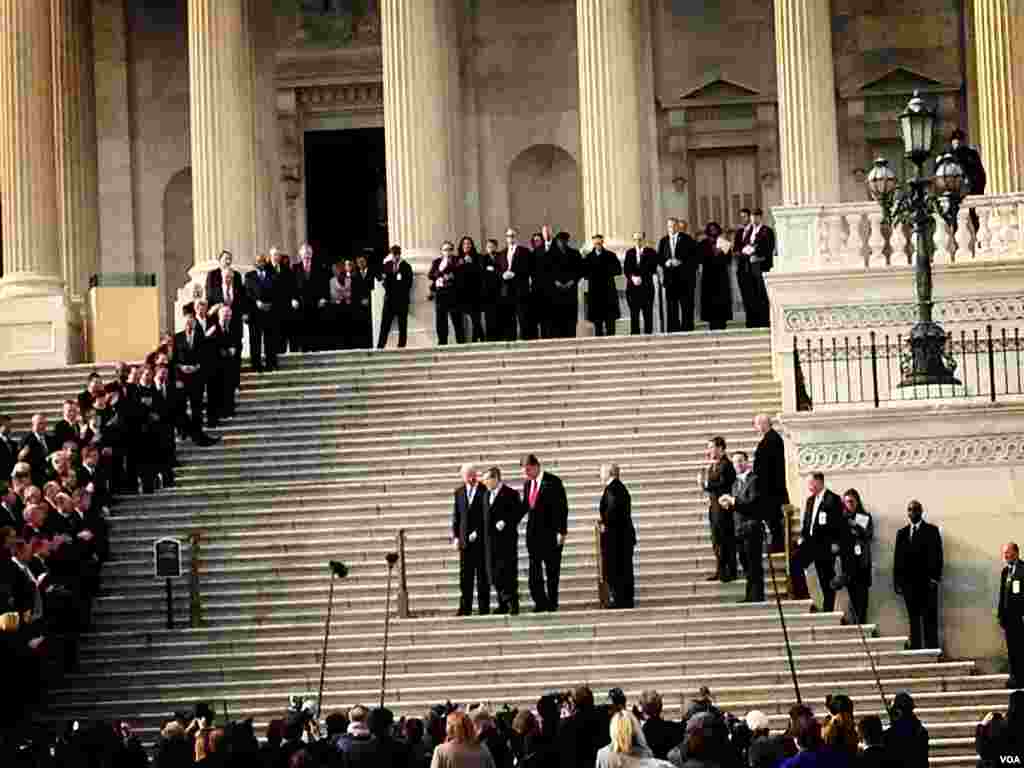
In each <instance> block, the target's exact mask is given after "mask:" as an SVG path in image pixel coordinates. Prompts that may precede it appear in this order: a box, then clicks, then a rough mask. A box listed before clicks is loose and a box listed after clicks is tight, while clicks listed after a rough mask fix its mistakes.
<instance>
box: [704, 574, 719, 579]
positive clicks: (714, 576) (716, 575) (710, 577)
mask: <svg viewBox="0 0 1024 768" xmlns="http://www.w3.org/2000/svg"><path fill="white" fill-rule="evenodd" d="M720 580H721V577H720V576H719V575H718V574H717V573H713V574H711V575H710V576H708V577H707V578H706V579H704V581H720Z"/></svg>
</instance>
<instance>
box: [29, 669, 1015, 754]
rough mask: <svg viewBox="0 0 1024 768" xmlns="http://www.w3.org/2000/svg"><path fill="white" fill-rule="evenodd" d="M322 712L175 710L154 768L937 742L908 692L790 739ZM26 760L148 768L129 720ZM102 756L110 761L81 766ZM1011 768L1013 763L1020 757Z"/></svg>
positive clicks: (639, 710)
mask: <svg viewBox="0 0 1024 768" xmlns="http://www.w3.org/2000/svg"><path fill="white" fill-rule="evenodd" d="M1022 703H1024V693H1020V692H1018V693H1014V694H1012V695H1011V699H1010V709H1009V713H1008V714H1007V716H1006V717H1005V718H1004V717H1002V716H1001V715H991V714H990V715H988V716H987V717H986V718H985V720H984V721H983V722H982V723H981V724H979V726H978V751H979V755H980V761H979V764H980V765H982V766H988V765H999V764H1019V763H1018V762H1016V760H1019V759H1020V758H1019V756H1020V754H1021V748H1022V746H1024V744H1022V742H1024V737H1022V736H1021V734H1022V733H1024V728H1021V726H1022V725H1024V723H1021V722H1020V715H1021V704H1022ZM315 709H316V705H315V702H312V701H307V702H305V703H303V702H296V703H295V704H293V706H292V707H290V708H289V710H288V713H287V716H286V717H283V718H281V719H276V720H273V721H271V722H270V723H269V725H268V726H267V729H266V737H265V739H264V740H263V741H262V742H261V741H260V740H259V739H258V738H257V736H256V734H255V729H254V727H253V723H252V720H251V719H250V720H241V721H232V722H223V723H220V724H218V723H217V717H216V715H215V713H214V712H213V710H212V709H211V708H210V706H209V705H207V704H205V703H201V704H199V705H198V706H197V707H196V709H195V711H194V712H191V713H178V714H175V716H174V717H173V718H171V719H170V720H168V721H167V722H166V723H165V724H164V725H163V728H162V730H161V732H160V735H159V737H158V738H157V743H156V746H155V749H154V765H156V766H158V768H185V767H186V766H192V765H198V766H208V767H215V768H221V767H222V766H223V767H225V768H242V767H243V766H244V768H310V767H314V766H317V767H318V766H330V767H333V766H339V767H344V766H367V767H372V768H449V767H457V768H469V767H470V766H472V767H473V768H513V766H515V767H525V768H620V767H623V766H629V767H630V768H657V767H659V766H660V767H662V768H672V767H673V766H675V767H677V768H680V767H681V768H747V767H748V766H749V768H804V767H805V766H808V767H809V766H821V767H823V768H825V767H827V768H833V767H834V768H847V767H849V768H858V767H860V766H865V767H870V768H880V767H881V768H886V767H889V766H891V768H898V767H899V768H917V767H918V766H920V767H921V768H923V767H924V766H927V765H928V764H929V735H928V731H927V729H926V728H925V727H924V726H923V725H922V724H921V721H920V720H919V719H918V717H917V715H916V714H915V713H914V709H915V706H914V700H913V698H912V697H911V696H910V694H908V693H905V692H900V693H898V694H896V695H895V696H894V697H893V698H892V700H891V702H890V703H889V710H890V716H889V725H888V727H884V726H883V722H882V719H881V718H880V717H879V716H878V715H876V714H868V715H865V716H862V717H860V718H859V719H857V718H855V717H854V704H853V701H852V700H851V699H850V698H849V697H848V696H846V695H843V694H839V695H835V696H828V697H826V699H825V708H824V709H825V711H824V712H823V713H822V716H820V717H819V716H818V715H816V714H815V712H814V710H813V708H812V707H810V706H808V705H806V704H798V705H794V706H793V707H791V708H790V710H789V718H788V722H787V724H786V726H785V728H783V729H775V730H773V729H772V728H771V724H770V719H769V717H768V716H767V715H766V714H765V713H764V712H761V711H757V710H754V711H750V712H748V713H746V715H745V716H743V717H738V716H736V715H734V714H732V713H730V712H727V711H723V710H722V709H721V708H719V707H718V706H716V705H715V703H714V700H713V697H712V695H711V693H710V691H709V690H708V689H707V688H704V687H702V688H701V689H700V691H699V692H698V693H697V694H696V695H695V696H694V697H693V699H692V700H691V701H690V702H689V705H688V707H687V709H686V711H685V713H684V715H683V717H682V719H681V720H679V721H673V720H667V719H664V718H663V716H662V709H663V702H662V696H661V695H660V694H659V693H658V692H657V691H653V690H651V691H644V692H643V694H642V695H641V696H640V698H639V700H638V701H637V702H635V703H634V704H633V705H632V706H629V705H628V703H627V699H626V696H625V695H624V694H623V692H622V690H621V689H618V688H613V689H612V690H611V691H609V692H608V699H607V701H606V702H605V703H601V704H596V703H595V701H594V695H593V693H592V692H591V690H590V689H589V688H588V687H586V686H580V687H578V688H576V689H575V690H574V691H571V692H564V693H562V692H559V693H549V694H545V695H544V696H542V697H541V698H540V699H539V700H538V701H537V703H536V706H534V707H531V708H529V709H522V710H514V709H510V708H508V707H504V708H502V709H501V710H499V711H495V710H492V709H491V708H490V707H489V706H488V705H486V704H474V705H471V706H468V707H462V706H458V705H453V704H451V703H450V702H449V703H447V704H444V705H437V706H434V707H432V708H431V709H430V710H429V711H428V712H427V713H426V714H425V717H424V718H422V719H421V718H414V717H413V718H406V717H403V718H401V719H399V720H397V721H396V720H395V717H394V715H393V714H392V712H391V711H390V710H388V709H383V708H381V709H372V710H371V709H368V708H367V707H364V706H361V705H357V706H354V707H352V708H351V709H349V710H348V711H347V712H335V713H332V714H330V715H328V716H327V717H326V719H325V721H324V723H323V724H322V725H318V724H317V723H316V722H315V717H314V713H315ZM22 751H23V752H24V753H26V754H36V755H42V756H44V757H49V758H50V760H49V762H47V761H45V760H44V761H43V762H42V763H40V762H38V761H36V762H30V761H26V762H25V763H24V764H25V765H40V764H43V765H53V766H77V765H84V764H95V765H104V766H106V765H116V766H125V767H128V766H131V767H133V768H134V766H144V765H147V764H148V758H147V755H146V752H145V750H144V749H143V748H142V746H141V744H140V741H139V739H138V737H137V736H135V735H134V734H133V730H132V727H131V725H130V724H129V723H127V722H120V723H117V724H109V723H97V724H93V725H91V726H90V725H86V726H83V727H80V725H79V724H78V723H75V724H74V725H73V726H72V727H71V728H69V730H68V732H67V733H65V734H64V735H62V736H61V738H59V739H58V740H57V743H56V744H49V743H46V740H45V739H41V740H37V741H34V742H27V743H26V744H25V748H24V749H23V750H22ZM97 753H101V754H103V755H105V756H106V757H107V759H108V762H103V763H86V762H85V761H86V759H87V758H88V757H89V756H92V755H95V754H97ZM1015 758H1016V760H1015Z"/></svg>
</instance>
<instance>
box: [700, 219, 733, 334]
mask: <svg viewBox="0 0 1024 768" xmlns="http://www.w3.org/2000/svg"><path fill="white" fill-rule="evenodd" d="M721 235H722V228H721V227H720V226H719V225H718V223H717V222H714V221H712V222H710V223H708V225H707V226H706V227H705V228H704V239H703V240H702V241H701V243H700V246H699V247H700V263H701V265H702V266H703V267H704V273H703V276H702V277H701V282H700V317H701V320H704V321H705V322H706V323H707V324H708V325H710V326H711V330H712V331H722V330H725V325H726V323H728V322H729V321H730V320H732V285H731V280H730V275H729V266H730V264H731V263H732V243H731V242H730V241H728V240H726V239H724V238H723V239H721V240H719V238H720V237H721Z"/></svg>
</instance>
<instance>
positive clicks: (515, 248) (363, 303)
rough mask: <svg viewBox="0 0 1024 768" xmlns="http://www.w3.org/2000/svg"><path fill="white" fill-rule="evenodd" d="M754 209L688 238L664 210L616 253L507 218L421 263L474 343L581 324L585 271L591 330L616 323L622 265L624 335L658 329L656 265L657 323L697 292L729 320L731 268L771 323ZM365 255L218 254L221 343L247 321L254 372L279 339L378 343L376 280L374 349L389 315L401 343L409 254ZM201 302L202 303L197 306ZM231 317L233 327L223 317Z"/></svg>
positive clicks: (686, 323)
mask: <svg viewBox="0 0 1024 768" xmlns="http://www.w3.org/2000/svg"><path fill="white" fill-rule="evenodd" d="M762 216H763V214H762V211H761V209H760V208H758V209H755V210H753V211H751V210H750V209H748V208H744V209H743V210H741V211H740V212H739V217H740V222H741V223H740V226H738V227H737V228H736V229H735V230H734V231H730V232H728V233H727V232H724V231H723V229H722V227H721V226H720V225H718V224H717V223H716V222H710V223H709V224H708V225H707V227H706V228H705V231H704V232H703V233H701V234H700V235H699V236H698V237H697V238H696V239H695V238H694V237H692V236H691V235H690V234H689V233H688V232H687V225H686V223H685V222H683V221H681V220H679V219H677V218H674V217H673V218H670V219H669V220H668V225H667V232H666V234H665V236H664V237H662V238H661V239H660V240H659V241H658V243H657V246H656V247H651V246H649V245H648V244H647V241H646V238H645V236H644V233H642V232H637V233H635V234H634V236H633V240H634V244H633V247H631V248H629V249H627V250H626V252H625V254H623V258H622V259H621V260H620V258H619V256H618V254H616V253H614V252H613V251H610V250H608V249H607V248H605V242H604V237H603V236H601V235H599V234H598V235H594V237H593V238H592V239H591V248H590V250H588V251H586V252H582V253H581V252H580V251H579V250H577V249H575V248H574V247H573V246H572V244H571V236H570V235H569V233H567V232H559V233H555V232H554V230H553V229H552V228H551V227H550V226H549V225H546V224H545V225H544V226H543V227H541V229H540V231H538V232H535V233H533V235H532V236H531V237H530V240H529V243H528V244H521V243H520V242H519V233H518V232H517V230H515V229H509V230H507V231H506V232H505V243H504V245H502V244H500V243H499V242H498V241H497V240H496V239H488V240H487V241H486V242H485V243H484V246H483V250H482V251H481V250H480V249H479V248H478V247H477V244H476V242H475V241H474V240H473V238H471V237H469V236H465V237H462V238H461V239H460V240H459V241H458V244H456V243H454V242H451V241H445V242H444V243H442V244H441V249H440V254H439V255H438V257H437V258H435V259H434V260H433V262H432V264H431V266H430V269H429V271H428V273H427V275H426V279H427V281H428V284H429V297H430V298H431V299H432V300H433V302H434V318H435V332H436V334H437V342H438V343H439V344H447V343H448V340H449V338H450V337H454V340H455V341H456V342H457V343H460V344H461V343H464V342H469V341H515V340H517V339H521V340H522V339H538V338H565V337H571V336H575V335H576V321H577V314H578V305H579V299H578V297H579V289H578V286H579V284H580V282H581V281H583V280H585V281H587V291H586V297H587V298H586V302H587V304H586V318H587V320H588V321H590V322H591V323H593V324H594V330H595V333H596V335H598V336H604V335H613V334H614V333H615V324H616V321H617V320H618V319H619V317H620V313H621V310H620V307H619V291H618V287H617V285H616V277H618V276H620V275H623V276H624V280H625V285H626V303H627V305H628V307H629V313H630V330H631V333H634V334H638V333H641V332H643V333H652V332H653V330H654V306H655V295H656V280H655V277H656V276H660V285H661V287H662V290H663V297H664V301H663V310H664V312H665V330H667V331H668V332H673V331H692V330H693V329H694V324H695V312H696V309H695V307H696V298H697V295H698V293H699V295H700V303H701V310H700V314H701V319H703V320H705V321H706V322H707V323H708V324H709V325H710V327H711V329H712V330H719V329H722V328H725V327H726V323H727V322H728V321H729V320H731V319H732V307H733V298H734V297H733V284H734V283H733V280H732V277H731V265H732V263H733V262H735V266H736V270H735V271H736V278H737V279H736V282H735V285H736V286H737V289H738V290H739V293H740V298H741V300H742V303H743V307H744V310H745V313H746V318H747V325H748V326H749V327H761V326H767V325H768V317H769V312H768V294H767V292H766V290H765V286H764V277H763V276H764V273H765V272H767V271H769V270H770V269H771V267H772V263H773V259H774V254H775V234H774V232H773V231H772V229H771V227H769V226H768V225H766V224H764V223H763V220H762ZM372 256H373V255H372V254H359V255H357V256H355V257H354V258H347V259H341V260H339V261H338V262H337V263H335V264H334V265H333V266H331V267H328V266H327V265H326V264H324V263H323V262H322V261H321V260H317V259H316V258H315V257H314V253H313V248H312V247H311V246H310V245H309V244H308V243H305V244H303V245H302V246H301V247H300V248H299V259H298V261H297V262H296V263H294V264H293V263H292V262H291V260H290V257H289V256H288V255H287V254H285V253H283V252H281V251H280V250H279V249H277V248H271V249H270V250H269V252H268V253H267V254H266V255H260V256H258V257H257V259H256V265H255V268H254V269H252V270H251V271H249V272H248V273H246V274H245V275H242V274H240V273H239V272H238V271H237V270H235V269H234V268H233V266H232V265H233V260H234V257H233V255H232V254H231V253H230V252H228V251H223V252H221V254H220V256H219V261H220V265H219V266H218V267H217V268H215V269H213V270H211V271H210V272H209V273H208V274H207V277H206V285H205V293H204V296H205V301H206V303H207V307H208V312H209V315H210V317H212V318H213V319H214V326H215V327H219V326H220V324H221V323H220V319H221V318H222V316H223V311H222V309H228V310H229V320H228V330H226V331H223V333H224V334H225V335H230V333H232V332H234V333H237V334H238V336H237V338H234V337H233V338H232V339H231V340H230V341H229V342H227V341H226V342H225V343H229V344H230V345H231V346H232V347H234V346H235V345H238V346H240V343H241V342H240V339H241V322H240V321H242V320H243V319H244V320H245V321H246V322H248V326H249V341H250V353H251V359H252V364H253V368H254V369H255V370H257V371H263V370H274V369H275V368H276V367H277V357H278V355H279V354H281V353H282V352H284V351H286V350H289V349H290V350H292V351H303V352H309V351H318V350H330V349H352V348H371V347H372V346H373V342H374V339H373V303H372V300H371V297H372V294H373V291H374V290H375V289H376V288H377V285H378V283H379V284H380V287H381V288H382V290H383V291H384V301H383V308H382V315H381V325H380V333H379V335H378V338H377V340H376V341H377V347H378V348H384V347H385V346H386V344H387V340H388V337H389V335H390V333H391V329H392V327H394V326H395V325H396V324H397V326H398V346H399V347H404V346H405V344H406V341H407V332H408V315H409V306H410V301H411V296H412V294H411V290H412V287H413V280H414V276H413V270H412V266H411V265H410V264H409V262H407V261H406V260H405V259H404V258H403V255H402V249H401V247H400V246H397V245H395V246H392V247H391V248H390V249H389V251H388V253H387V255H386V256H385V257H384V258H383V260H382V261H381V263H379V264H378V263H376V261H375V259H373V258H372ZM196 310H197V313H198V304H197V305H196ZM232 322H234V323H235V324H236V325H237V326H238V328H237V330H236V329H235V328H234V327H233V326H231V323H232Z"/></svg>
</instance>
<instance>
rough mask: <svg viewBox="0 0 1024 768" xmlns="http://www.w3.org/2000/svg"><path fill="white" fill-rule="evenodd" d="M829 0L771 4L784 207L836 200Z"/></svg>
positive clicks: (786, 0)
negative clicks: (773, 6)
mask: <svg viewBox="0 0 1024 768" xmlns="http://www.w3.org/2000/svg"><path fill="white" fill-rule="evenodd" d="M829 7H830V3H829V0H775V63H776V68H777V71H778V108H779V144H780V146H779V159H780V162H781V165H782V201H783V204H784V205H808V204H813V203H838V202H839V199H840V198H839V141H838V138H837V134H836V99H835V75H834V71H833V64H832V18H831V11H830V10H829Z"/></svg>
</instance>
